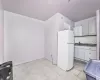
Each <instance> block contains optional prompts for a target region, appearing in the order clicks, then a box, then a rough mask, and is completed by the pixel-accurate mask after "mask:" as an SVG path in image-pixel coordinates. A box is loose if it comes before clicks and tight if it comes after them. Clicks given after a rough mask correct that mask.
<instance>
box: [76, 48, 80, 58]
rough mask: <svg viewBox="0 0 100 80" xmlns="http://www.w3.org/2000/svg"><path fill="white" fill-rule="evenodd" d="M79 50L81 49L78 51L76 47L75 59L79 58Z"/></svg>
mask: <svg viewBox="0 0 100 80" xmlns="http://www.w3.org/2000/svg"><path fill="white" fill-rule="evenodd" d="M78 50H79V49H78V48H77V47H75V58H79V57H78V53H79V51H78Z"/></svg>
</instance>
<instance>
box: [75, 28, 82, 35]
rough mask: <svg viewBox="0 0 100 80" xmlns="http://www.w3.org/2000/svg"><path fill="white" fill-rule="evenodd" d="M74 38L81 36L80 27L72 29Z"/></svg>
mask: <svg viewBox="0 0 100 80" xmlns="http://www.w3.org/2000/svg"><path fill="white" fill-rule="evenodd" d="M74 36H82V26H77V27H75V28H74Z"/></svg>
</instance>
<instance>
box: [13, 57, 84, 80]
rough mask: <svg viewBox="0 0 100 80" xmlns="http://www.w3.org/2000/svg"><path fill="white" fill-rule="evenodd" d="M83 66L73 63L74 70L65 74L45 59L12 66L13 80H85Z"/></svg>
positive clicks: (82, 64)
mask: <svg viewBox="0 0 100 80" xmlns="http://www.w3.org/2000/svg"><path fill="white" fill-rule="evenodd" d="M84 66H85V64H84V63H81V62H78V61H75V63H74V68H73V69H72V70H71V71H68V72H65V71H63V70H62V69H60V68H59V67H57V66H56V65H52V63H51V62H50V61H48V60H46V59H40V60H35V61H32V62H29V63H25V64H21V65H18V66H14V80H86V78H85V74H84V72H83V68H84Z"/></svg>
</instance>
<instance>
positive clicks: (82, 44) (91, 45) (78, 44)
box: [75, 43, 97, 47]
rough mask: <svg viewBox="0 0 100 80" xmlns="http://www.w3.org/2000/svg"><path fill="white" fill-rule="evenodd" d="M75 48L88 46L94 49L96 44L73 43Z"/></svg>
mask: <svg viewBox="0 0 100 80" xmlns="http://www.w3.org/2000/svg"><path fill="white" fill-rule="evenodd" d="M75 46H90V47H96V46H97V44H89V43H75Z"/></svg>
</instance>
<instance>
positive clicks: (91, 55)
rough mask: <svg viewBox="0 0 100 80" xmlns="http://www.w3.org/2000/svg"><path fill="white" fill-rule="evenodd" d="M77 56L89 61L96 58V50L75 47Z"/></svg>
mask: <svg viewBox="0 0 100 80" xmlns="http://www.w3.org/2000/svg"><path fill="white" fill-rule="evenodd" d="M75 58H76V59H81V60H85V61H89V60H90V59H96V50H91V49H83V48H79V47H75Z"/></svg>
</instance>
